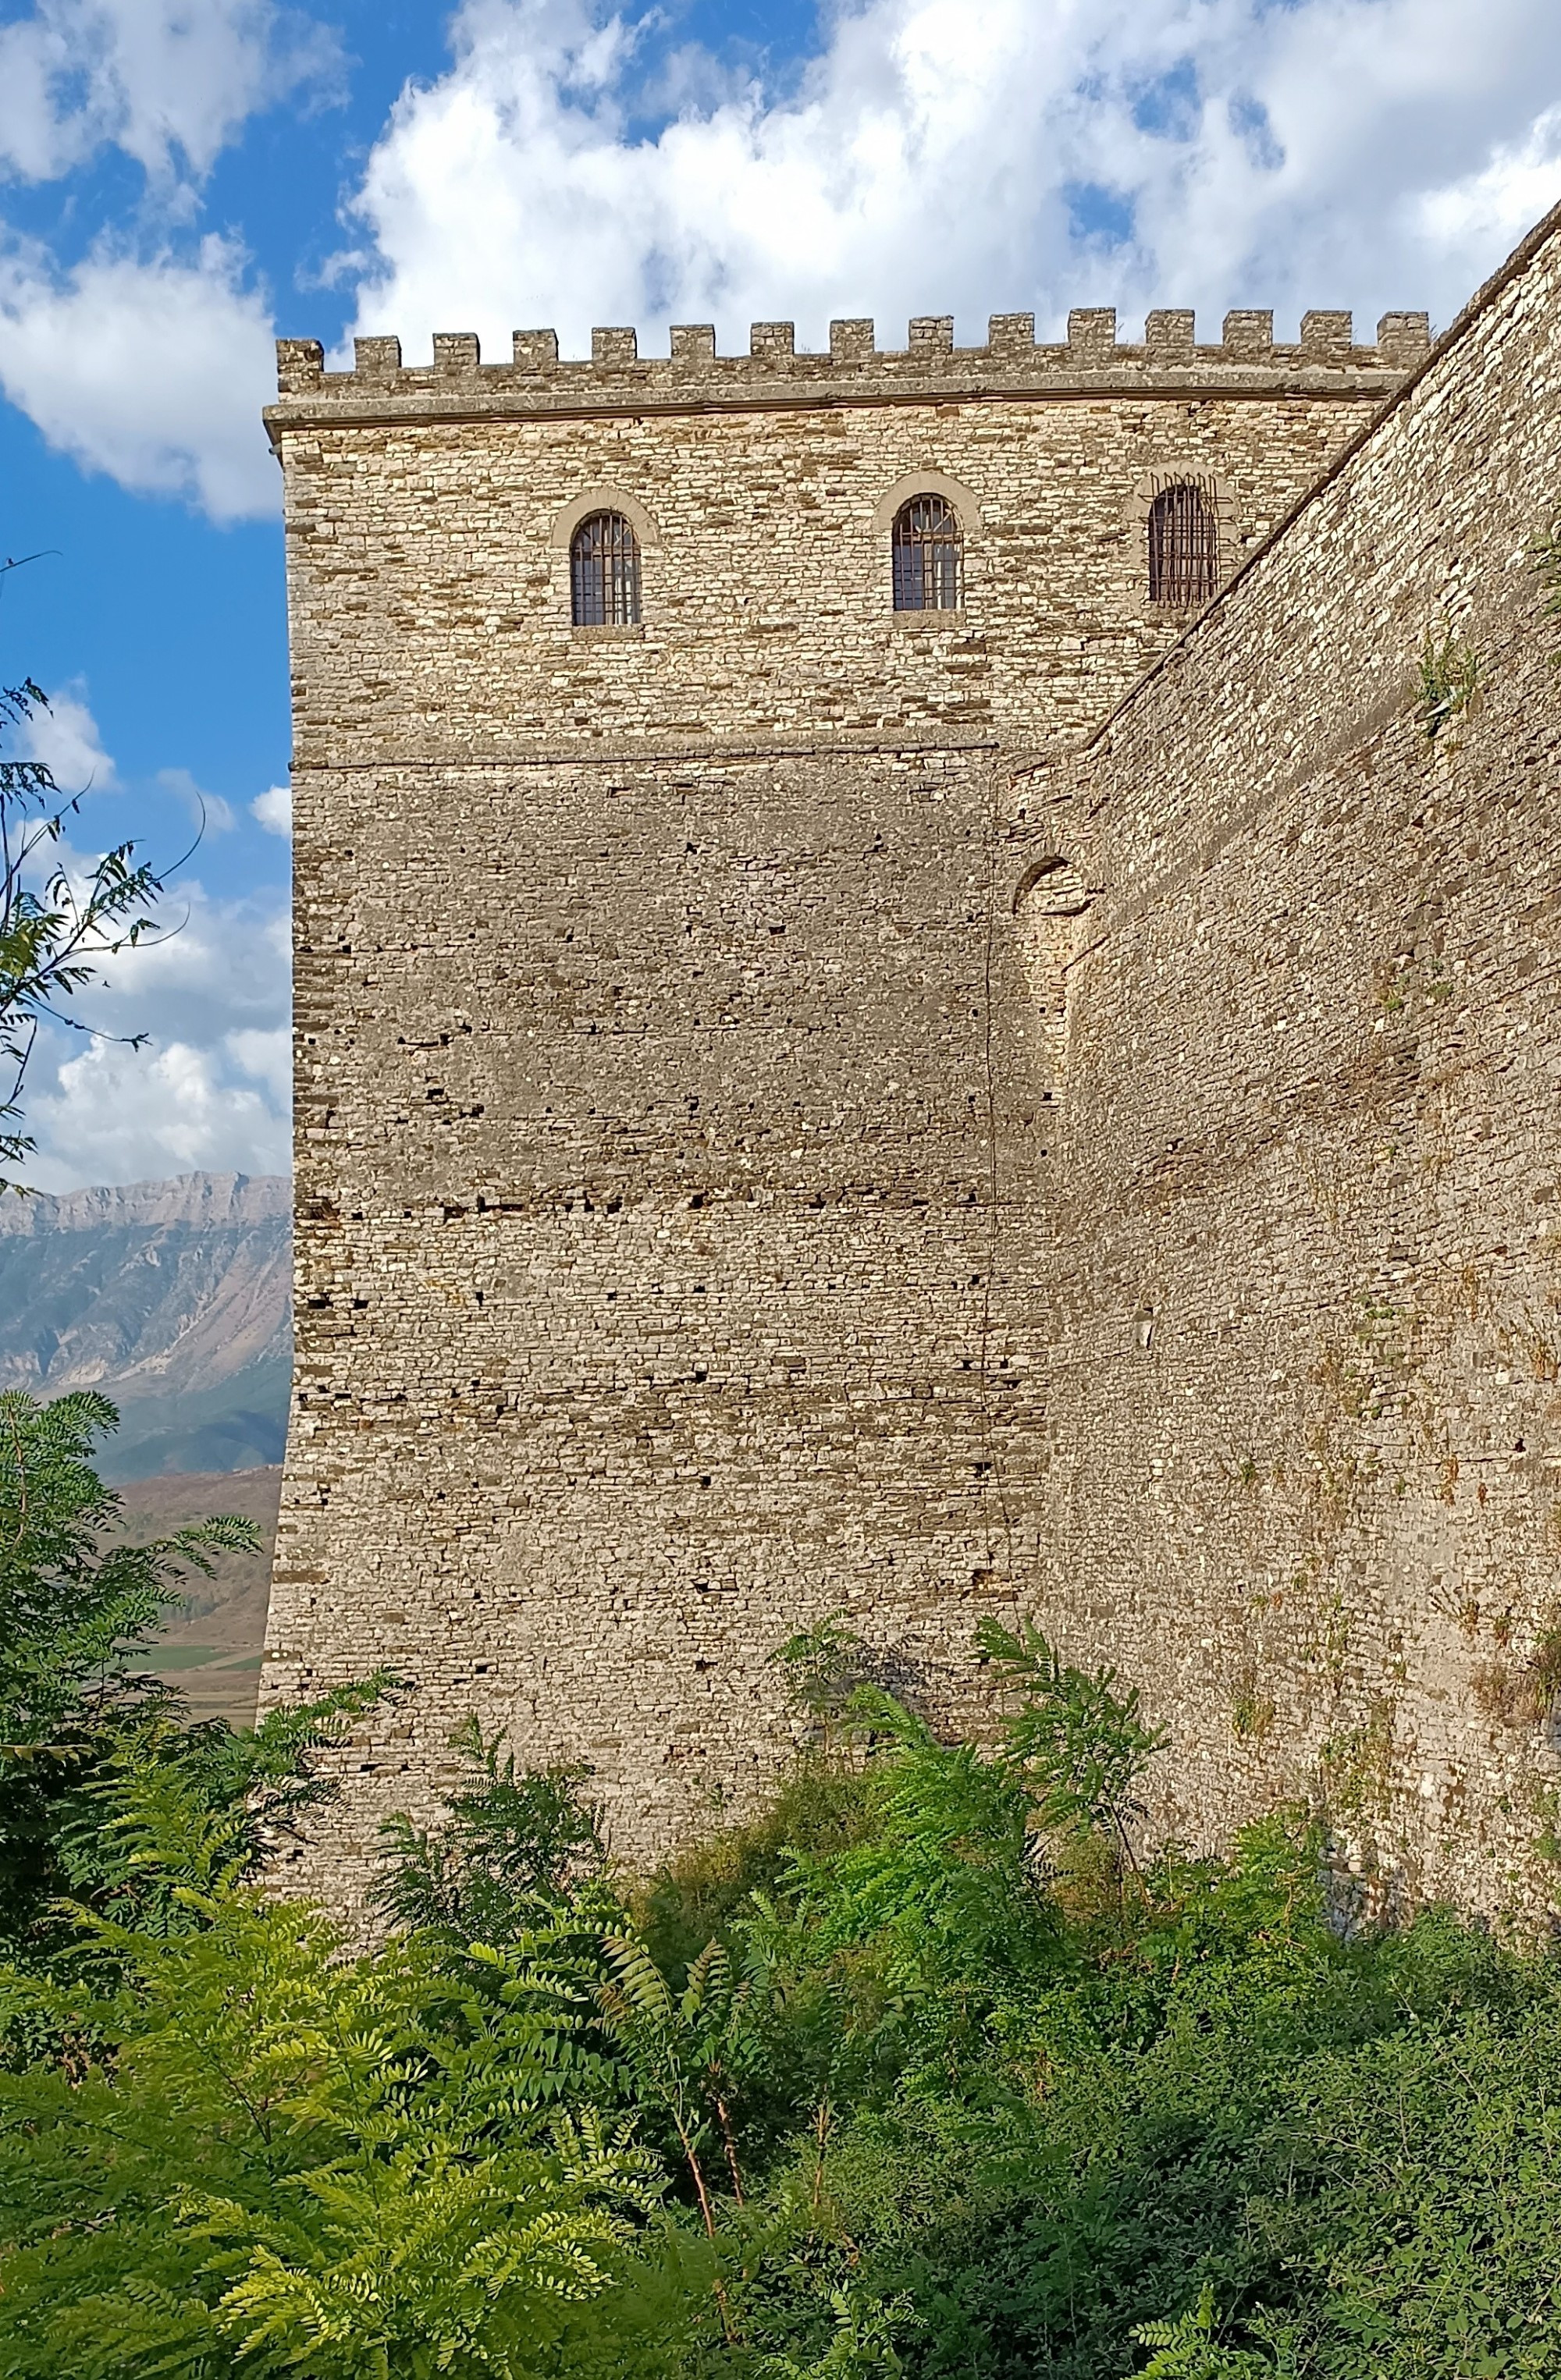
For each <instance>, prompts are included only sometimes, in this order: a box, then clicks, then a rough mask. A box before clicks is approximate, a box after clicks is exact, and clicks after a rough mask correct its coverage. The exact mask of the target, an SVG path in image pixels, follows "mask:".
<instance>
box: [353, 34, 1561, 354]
mask: <svg viewBox="0 0 1561 2380" xmlns="http://www.w3.org/2000/svg"><path fill="white" fill-rule="evenodd" d="M825 23H826V25H827V27H828V32H827V39H826V44H825V46H824V48H823V51H822V52H821V54H820V55H819V56H818V57H817V58H816V59H815V60H814V61H813V62H812V63H811V67H809V68H808V70H807V71H806V72H805V73H804V74H803V76H802V78H801V80H800V82H799V85H798V86H797V87H796V88H795V89H794V90H792V91H788V92H787V93H786V94H785V95H783V96H781V97H779V98H775V97H773V96H771V95H769V94H768V93H767V92H766V91H764V90H763V89H762V88H761V87H760V86H758V85H757V84H750V85H747V86H744V87H740V88H738V89H735V90H734V89H729V88H728V89H726V90H725V91H717V94H716V96H715V97H714V99H713V100H698V99H695V100H690V101H689V102H688V103H686V104H685V105H684V106H683V107H682V108H681V110H680V111H679V112H678V113H677V114H675V115H674V116H673V117H672V120H671V121H669V122H668V123H666V124H665V127H664V128H661V129H660V130H658V131H654V132H652V133H650V134H641V133H640V132H638V131H636V130H635V129H633V128H632V118H633V112H634V111H635V110H636V107H637V103H639V102H640V101H641V100H642V93H640V92H639V91H637V89H636V79H637V78H638V77H641V76H642V74H643V71H644V68H643V61H642V56H641V49H642V43H641V42H640V41H639V40H637V39H636V38H635V37H634V36H633V35H632V34H631V32H630V30H628V28H627V26H626V22H625V20H624V19H623V18H619V17H615V16H612V15H610V14H609V13H607V11H606V10H605V9H604V7H602V6H599V5H596V0H466V5H464V6H462V7H461V8H460V10H459V11H458V14H457V18H456V19H455V24H454V29H453V36H452V38H453V46H454V63H453V65H452V67H451V68H450V70H449V72H448V73H447V74H445V76H443V77H441V78H440V79H438V80H436V81H435V82H433V84H432V85H428V86H425V87H412V88H409V90H408V91H406V92H405V93H404V94H403V96H402V98H401V100H400V102H399V103H398V104H397V106H396V109H395V111H394V112H393V115H392V116H391V119H390V121H389V123H388V125H387V127H386V128H385V131H384V135H383V136H382V138H381V140H380V141H379V142H378V144H377V146H376V147H375V149H374V150H373V152H372V155H371V157H370V160H369V163H368V166H367V169H366V171H365V174H364V176H363V180H362V183H361V186H360V190H359V193H358V196H357V201H356V207H357V212H358V215H359V217H360V221H361V222H362V224H363V225H364V227H365V229H366V231H367V233H368V234H369V236H370V239H371V242H372V249H371V252H370V256H369V260H368V264H367V269H366V272H365V277H364V281H363V285H362V288H361V292H360V307H359V323H358V327H359V328H360V330H362V331H365V332H378V331H399V332H401V333H402V334H403V335H404V336H405V338H406V340H407V343H408V349H409V354H410V355H413V356H417V355H426V353H427V351H428V350H427V344H426V343H427V337H428V334H429V333H431V332H432V331H433V330H434V329H440V330H445V329H449V330H469V329H474V330H476V331H478V332H479V333H480V334H482V337H483V338H484V340H485V341H487V342H490V343H492V344H491V347H490V352H495V353H497V354H500V355H502V354H503V353H504V352H505V344H504V343H505V341H506V334H507V333H508V331H509V330H510V329H511V328H513V327H515V326H517V325H519V326H527V325H531V324H547V323H554V324H555V325H556V326H557V327H558V329H559V330H560V332H561V333H562V334H564V336H565V338H566V340H567V345H568V346H569V348H570V349H572V350H573V351H574V352H577V353H579V352H583V351H584V350H585V346H586V340H587V335H588V333H589V330H590V327H591V322H593V321H594V322H614V321H617V322H639V323H641V324H649V323H652V322H655V321H657V320H658V319H660V320H665V319H667V318H671V319H674V320H693V321H701V320H703V321H708V320H712V319H713V320H714V321H715V322H717V324H718V325H719V327H720V329H721V331H722V334H723V337H724V339H726V340H728V341H739V340H740V339H741V338H742V335H743V334H744V332H745V331H746V326H747V322H748V321H749V319H750V317H755V316H756V317H761V318H762V317H767V316H772V315H776V314H783V315H784V314H790V315H793V316H794V317H796V318H797V320H798V322H799V329H800V330H801V331H802V332H803V334H805V335H806V336H807V338H808V340H809V342H810V343H811V344H816V343H818V342H820V341H822V338H823V333H824V328H825V325H826V323H827V321H828V319H829V317H830V316H831V315H832V314H835V313H857V312H872V313H874V314H876V315H877V316H878V318H879V319H880V321H881V322H882V324H883V331H882V333H881V335H882V336H883V337H884V343H885V344H898V343H899V341H900V340H901V339H902V338H903V335H904V334H903V323H904V322H905V319H906V317H907V316H908V315H909V314H910V313H913V312H914V313H926V312H937V311H948V310H954V311H957V313H958V314H959V316H960V317H961V322H960V327H959V335H960V336H962V337H967V338H968V337H971V336H974V337H977V338H979V337H980V336H981V335H982V329H983V318H984V315H985V313H986V312H987V311H988V310H993V311H1004V310H1010V309H1014V308H1018V307H1025V306H1033V307H1034V308H1035V309H1036V310H1037V312H1038V313H1039V314H1040V315H1041V316H1042V318H1043V320H1044V321H1048V322H1054V323H1055V322H1056V321H1057V319H1058V318H1059V317H1060V315H1061V314H1062V312H1063V311H1064V310H1066V308H1067V306H1068V305H1069V304H1070V303H1082V302H1095V303H1102V302H1104V303H1109V302H1111V301H1112V300H1113V299H1116V301H1117V302H1118V303H1120V304H1121V305H1122V306H1123V308H1124V309H1125V310H1126V311H1127V312H1128V314H1129V315H1130V314H1131V313H1133V312H1135V311H1137V312H1140V313H1141V310H1143V309H1144V308H1145V307H1146V306H1147V305H1151V304H1188V303H1196V304H1199V305H1201V307H1203V308H1204V309H1205V310H1209V311H1210V313H1212V314H1213V315H1214V316H1216V317H1217V313H1218V311H1219V310H1222V309H1223V308H1224V307H1225V306H1226V305H1227V304H1244V305H1253V304H1265V303H1273V304H1274V306H1275V307H1276V308H1277V309H1278V310H1279V312H1280V315H1281V321H1282V323H1283V322H1284V321H1285V320H1286V319H1287V320H1288V322H1290V324H1291V325H1292V328H1293V325H1294V322H1295V319H1296V317H1297V316H1298V315H1299V312H1300V311H1301V310H1302V309H1304V308H1305V307H1307V306H1311V305H1330V304H1353V305H1354V306H1356V307H1357V308H1359V309H1360V310H1362V314H1363V328H1365V329H1367V330H1368V332H1369V329H1370V326H1371V325H1372V323H1373V322H1374V320H1375V314H1376V312H1377V311H1378V310H1383V309H1385V308H1388V307H1396V306H1417V305H1418V306H1429V307H1430V308H1431V309H1432V310H1433V312H1435V313H1437V314H1438V315H1440V316H1441V317H1443V318H1444V319H1445V317H1446V316H1447V315H1448V314H1450V312H1451V311H1452V310H1454V309H1455V308H1456V307H1457V304H1458V303H1459V302H1460V301H1461V299H1462V298H1463V297H1464V296H1465V295H1467V293H1468V289H1469V286H1470V282H1471V281H1472V280H1474V279H1477V278H1478V277H1479V276H1480V274H1481V273H1483V272H1484V271H1486V270H1487V269H1489V267H1490V265H1491V264H1492V263H1494V261H1496V256H1497V255H1498V254H1499V252H1500V249H1501V248H1502V246H1503V245H1504V244H1505V243H1506V242H1507V241H1508V240H1509V238H1510V237H1511V228H1510V223H1509V217H1510V213H1511V207H1510V206H1509V205H1508V204H1507V202H1506V196H1504V195H1502V194H1503V193H1506V194H1507V196H1510V197H1512V199H1513V201H1514V203H1516V194H1517V193H1518V191H1519V189H1520V190H1521V193H1522V198H1523V202H1524V204H1525V206H1526V207H1527V209H1528V210H1529V211H1530V212H1539V211H1540V210H1541V209H1542V207H1543V203H1544V202H1546V201H1547V200H1549V199H1551V198H1554V197H1555V196H1561V172H1557V171H1556V170H1555V168H1554V167H1553V164H1552V148H1551V146H1550V145H1547V143H1546V140H1545V139H1544V138H1543V137H1542V135H1541V132H1540V129H1539V128H1540V126H1541V124H1542V120H1543V115H1544V111H1545V110H1546V109H1547V108H1548V107H1550V106H1551V105H1552V104H1553V103H1555V102H1556V101H1557V100H1558V99H1561V10H1557V9H1556V8H1555V6H1554V0H1485V5H1484V6H1482V9H1481V11H1480V18H1479V30H1478V38H1473V39H1471V37H1470V35H1471V27H1470V15H1469V9H1468V5H1467V0H1292V5H1290V6H1283V7H1277V6H1268V5H1265V0H1088V5H1086V0H863V5H860V6H848V7H843V8H841V9H840V10H839V11H838V12H837V13H836V14H835V15H834V16H832V17H830V18H826V19H825ZM689 87H690V88H692V89H693V90H695V91H700V90H701V89H703V88H707V87H708V83H707V82H706V83H705V84H701V81H700V79H699V78H697V77H696V78H693V79H691V82H690V86H689ZM639 113H640V115H642V113H643V110H642V106H640V109H639ZM1536 141H1538V142H1539V144H1540V145H1539V147H1538V148H1536V146H1535V143H1536ZM1504 161H1509V162H1504ZM1493 174H1494V175H1495V176H1497V181H1498V183H1499V190H1494V191H1493V193H1492V194H1491V195H1490V197H1489V200H1488V202H1487V200H1485V199H1483V198H1482V195H1481V194H1482V192H1483V191H1484V190H1485V188H1486V184H1485V181H1484V179H1483V178H1482V177H1486V176H1491V175H1493ZM1525 177H1526V178H1525ZM1460 193H1462V194H1464V195H1463V196H1462V197H1461V198H1460V196H1459V194H1460ZM1204 335H1215V336H1217V321H1216V320H1206V322H1205V327H1204Z"/></svg>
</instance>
